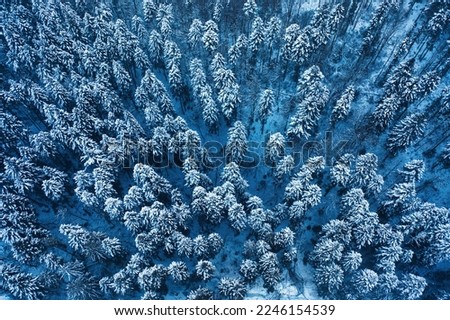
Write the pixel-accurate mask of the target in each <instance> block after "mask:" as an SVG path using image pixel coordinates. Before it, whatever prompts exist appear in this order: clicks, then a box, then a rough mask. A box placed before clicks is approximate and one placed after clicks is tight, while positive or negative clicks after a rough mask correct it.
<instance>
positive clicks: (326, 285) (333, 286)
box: [314, 262, 344, 295]
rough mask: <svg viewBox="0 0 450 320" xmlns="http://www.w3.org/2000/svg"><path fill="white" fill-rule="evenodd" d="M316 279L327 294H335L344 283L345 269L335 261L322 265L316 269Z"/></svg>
mask: <svg viewBox="0 0 450 320" xmlns="http://www.w3.org/2000/svg"><path fill="white" fill-rule="evenodd" d="M314 279H315V280H316V283H317V285H318V286H319V288H321V289H322V290H324V291H325V295H328V294H335V293H336V292H337V291H338V290H339V289H340V288H341V287H342V285H343V284H344V271H343V270H342V268H341V267H340V266H339V265H338V264H337V263H335V262H332V263H329V264H324V265H320V266H319V267H318V268H317V269H316V270H315V273H314Z"/></svg>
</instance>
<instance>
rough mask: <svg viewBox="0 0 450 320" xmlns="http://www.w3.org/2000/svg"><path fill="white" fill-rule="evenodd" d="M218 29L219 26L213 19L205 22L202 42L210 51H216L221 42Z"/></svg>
mask: <svg viewBox="0 0 450 320" xmlns="http://www.w3.org/2000/svg"><path fill="white" fill-rule="evenodd" d="M218 31H219V28H218V27H217V24H216V23H215V22H214V21H213V20H208V21H206V22H205V24H204V33H203V37H202V42H203V45H204V47H205V49H206V50H207V51H208V52H210V53H212V52H214V51H215V50H216V49H217V45H218V44H219V35H218Z"/></svg>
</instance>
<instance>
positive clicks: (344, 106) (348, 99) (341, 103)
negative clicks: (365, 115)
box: [331, 86, 355, 122]
mask: <svg viewBox="0 0 450 320" xmlns="http://www.w3.org/2000/svg"><path fill="white" fill-rule="evenodd" d="M354 98H355V88H354V87H353V86H349V87H347V89H345V90H344V92H343V93H342V95H341V97H340V98H339V100H338V101H337V102H336V105H335V106H334V108H333V111H332V114H331V121H332V122H337V121H339V120H343V119H345V117H346V116H347V115H348V113H349V112H350V105H351V103H352V101H353V99H354Z"/></svg>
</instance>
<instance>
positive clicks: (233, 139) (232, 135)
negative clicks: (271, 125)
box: [225, 121, 247, 164]
mask: <svg viewBox="0 0 450 320" xmlns="http://www.w3.org/2000/svg"><path fill="white" fill-rule="evenodd" d="M225 152H226V158H227V160H228V161H230V162H235V163H237V164H239V163H240V162H241V161H242V160H243V159H244V156H245V153H246V152H247V130H246V129H245V126H244V124H243V123H242V122H241V121H236V122H235V123H234V125H233V126H232V127H231V128H230V129H229V130H228V141H227V146H226V151H225Z"/></svg>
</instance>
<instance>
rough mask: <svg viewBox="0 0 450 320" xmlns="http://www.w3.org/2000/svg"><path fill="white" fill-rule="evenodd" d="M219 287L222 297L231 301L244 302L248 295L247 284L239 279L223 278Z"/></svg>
mask: <svg viewBox="0 0 450 320" xmlns="http://www.w3.org/2000/svg"><path fill="white" fill-rule="evenodd" d="M217 287H218V289H219V293H220V294H221V295H223V296H224V297H226V298H228V299H231V300H242V299H244V297H245V295H246V293H247V288H246V287H245V284H244V283H243V281H242V280H241V279H238V278H221V279H220V281H219V284H218V285H217Z"/></svg>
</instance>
